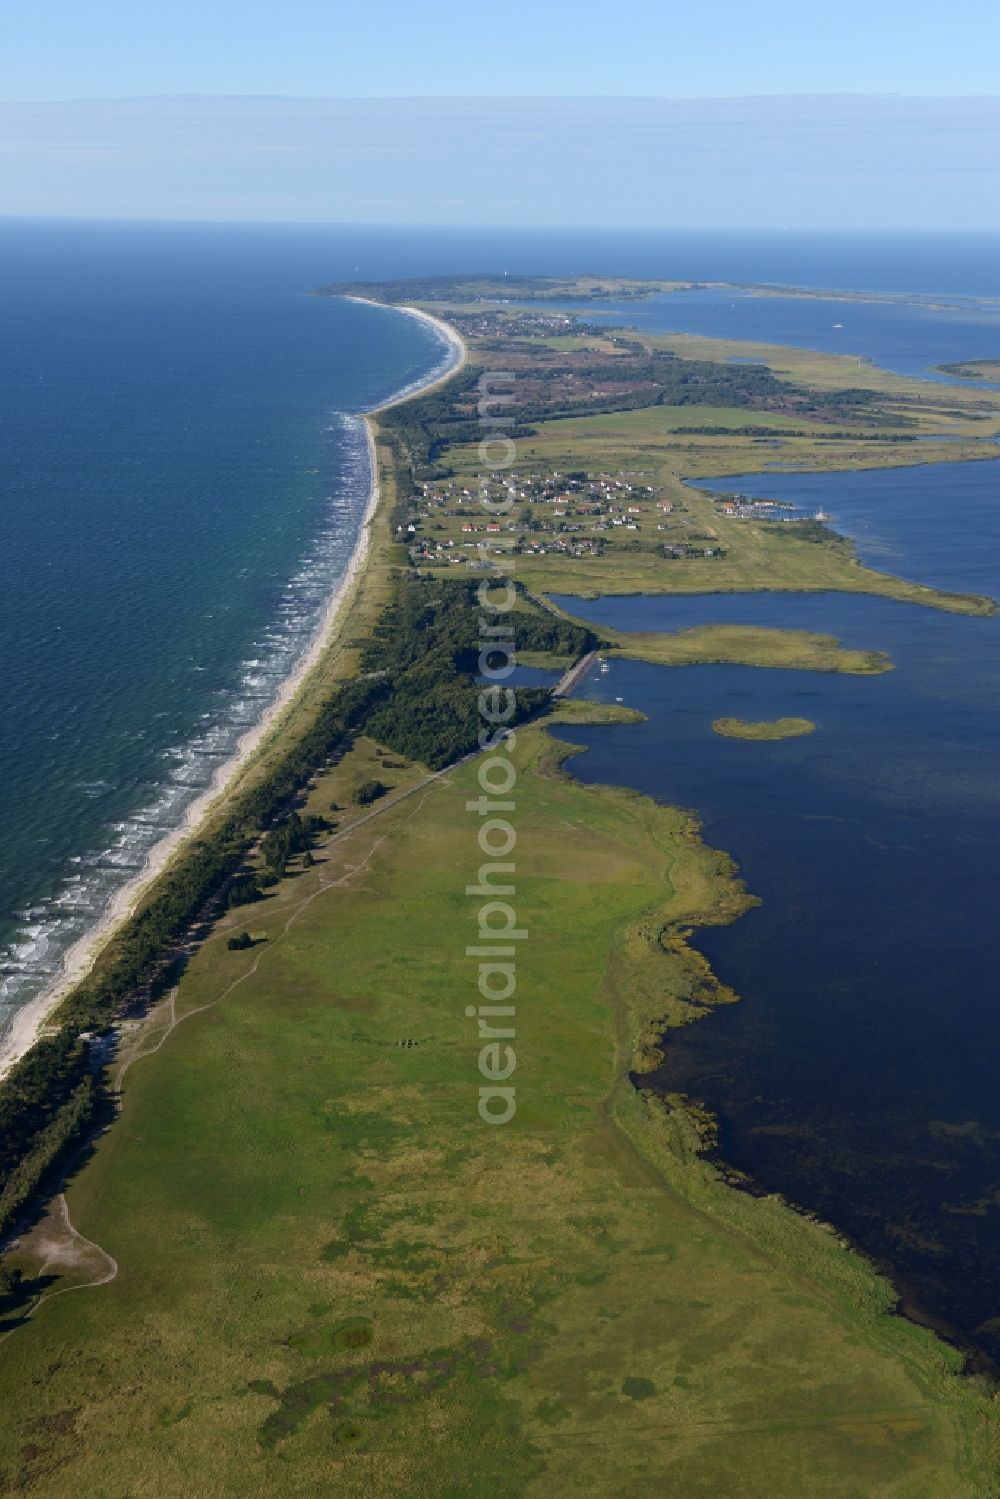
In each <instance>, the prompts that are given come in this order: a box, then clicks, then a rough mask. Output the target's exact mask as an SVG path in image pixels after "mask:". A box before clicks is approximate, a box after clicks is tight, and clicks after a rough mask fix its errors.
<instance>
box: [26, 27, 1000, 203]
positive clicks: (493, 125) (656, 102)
mask: <svg viewBox="0 0 1000 1499" xmlns="http://www.w3.org/2000/svg"><path fill="white" fill-rule="evenodd" d="M0 6H2V7H3V9H2V13H0V39H2V49H0V215H4V214H7V215H33V214H40V215H61V216H85V217H101V218H108V217H111V218H156V219H171V218H174V219H235V220H254V219H259V220H267V221H283V220H287V221H300V222H301V221H306V222H332V223H396V224H406V223H414V224H417V223H419V224H442V225H454V224H469V225H481V224H487V225H488V224H498V223H499V224H507V225H522V224H523V225H532V224H537V225H540V226H575V225H594V226H603V225H620V226H622V227H649V228H657V229H659V228H685V227H687V228H802V229H828V228H834V229H835V228H843V229H854V228H861V229H960V230H966V229H975V228H984V229H991V230H998V229H1000V180H998V174H1000V70H998V64H997V57H998V56H1000V6H998V5H997V3H996V0H989V3H988V4H987V3H986V0H965V3H964V4H963V5H962V7H961V8H960V9H956V10H955V11H954V13H951V12H948V11H947V10H945V9H943V8H942V7H941V5H940V3H939V0H934V3H933V4H932V3H929V0H906V3H904V0H864V3H862V0H840V3H839V4H837V5H836V6H829V5H827V6H824V7H822V8H820V7H817V6H810V5H808V4H806V3H804V0H757V3H749V0H739V3H736V0H711V3H708V4H705V3H701V4H699V3H696V0H685V3H684V4H676V3H675V4H673V5H668V4H665V3H663V0H659V3H654V0H648V3H647V0H632V3H626V4H617V5H609V4H608V3H607V0H602V3H601V4H600V5H598V4H596V3H593V0H575V3H573V4H569V3H564V0H554V3H553V0H548V3H546V0H505V3H503V4H498V5H494V6H486V5H477V4H475V3H474V0H462V3H456V0H409V3H407V4H401V3H399V0H383V3H381V4H380V5H377V6H375V5H367V6H366V5H363V4H361V3H359V0H352V3H351V4H350V5H347V6H344V5H337V4H336V3H335V0H285V3H279V0H239V3H238V4H236V3H234V0H197V3H195V0H171V3H170V4H169V5H168V4H164V3H162V0H145V3H141V0H128V3H125V0H92V3H90V4H88V5H84V4H81V3H80V0H43V3H42V4H39V5H35V6H31V5H26V4H24V3H22V0H18V3H12V0H0Z"/></svg>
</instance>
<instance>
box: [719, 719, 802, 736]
mask: <svg viewBox="0 0 1000 1499" xmlns="http://www.w3.org/2000/svg"><path fill="white" fill-rule="evenodd" d="M712 728H713V730H714V731H715V733H716V734H721V735H722V737H723V738H724V739H801V738H802V736H803V735H804V734H812V733H814V732H815V729H816V725H815V724H814V723H813V721H812V719H811V718H775V719H772V720H771V721H770V722H768V721H766V720H765V721H764V722H762V723H753V722H751V721H750V720H748V719H745V718H717V719H716V720H715V722H714V723H713V724H712Z"/></svg>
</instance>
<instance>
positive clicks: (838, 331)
mask: <svg viewBox="0 0 1000 1499" xmlns="http://www.w3.org/2000/svg"><path fill="white" fill-rule="evenodd" d="M469 270H473V271H474V270H486V271H498V272H499V271H502V270H508V271H510V272H511V273H530V272H543V273H551V274H569V273H571V272H595V273H600V274H607V275H614V274H621V275H633V276H658V277H669V278H677V279H692V280H697V281H720V280H724V281H732V282H744V283H767V284H771V285H779V286H797V287H802V288H807V287H824V288H839V289H847V290H859V291H874V292H888V293H892V294H894V295H899V294H912V293H926V294H929V295H930V296H931V297H932V298H933V302H934V305H929V303H928V302H927V301H910V302H897V303H893V304H891V305H889V304H885V303H877V302H872V303H867V302H865V303H861V302H859V303H845V302H837V301H835V300H824V299H802V298H793V297H781V296H774V297H762V296H760V295H758V294H755V293H752V292H748V291H747V292H736V293H734V292H728V291H726V292H720V291H719V290H717V289H716V290H713V289H711V288H706V289H704V290H697V291H691V292H685V293H682V294H680V295H676V296H669V297H659V298H656V299H655V300H653V301H651V302H649V303H645V304H642V305H640V306H627V307H625V308H623V309H622V310H621V316H622V319H623V320H624V321H629V322H633V323H636V324H639V325H641V326H645V327H655V328H661V329H669V330H672V331H676V332H691V333H704V334H715V335H719V336H725V337H729V338H745V339H754V340H759V341H762V342H771V343H775V342H778V343H789V344H795V345H798V346H801V347H812V348H819V349H829V350H834V351H842V352H848V353H851V354H853V355H856V356H857V357H858V358H859V359H872V360H874V361H875V362H877V363H880V364H884V365H886V366H887V367H889V368H892V369H898V370H901V371H905V372H907V373H911V374H917V375H920V376H922V377H924V378H927V379H933V378H937V377H936V376H935V375H934V373H933V366H935V365H936V364H939V363H942V362H945V361H953V360H958V359H983V358H993V359H996V358H1000V306H998V305H996V304H991V303H990V301H989V300H988V299H990V298H1000V239H998V237H996V236H992V237H991V236H969V237H965V238H951V237H948V236H923V237H919V238H908V237H905V236H896V237H893V236H880V237H865V236H858V235H843V236H831V235H825V236H816V235H791V234H775V235H751V236H737V235H718V234H716V235H697V234H671V235H653V234H623V233H617V234H613V233H607V232H598V231H594V232H576V233H568V232H566V233H553V232H540V231H526V230H516V231H515V230H506V229H505V230H477V231H475V232H472V231H469V232H459V231H447V232H445V231H433V230H398V231H391V230H386V229H362V228H359V229H346V228H343V229H331V228H301V227H297V228H281V227H269V228H265V227H254V226H239V227H229V226H183V225H179V226H165V225H143V224H97V223H93V224H83V223H55V222H29V221H17V222H15V221H7V222H3V221H0V334H2V342H0V432H2V442H0V506H2V522H3V546H2V548H0V597H2V599H3V605H4V607H3V611H2V615H0V703H2V704H3V718H2V723H0V785H2V787H3V792H4V831H5V837H4V839H3V842H2V843H0V947H4V948H5V949H6V958H5V960H4V964H3V973H2V983H3V988H2V999H3V1003H4V1004H5V1005H6V1007H7V1010H6V1013H8V1014H9V1013H10V1011H11V1009H12V1008H14V1007H16V1006H17V1005H18V1004H21V1003H23V1002H24V1001H25V1000H26V999H27V998H29V997H30V996H31V995H32V994H33V993H35V992H37V990H38V989H39V988H40V987H41V986H43V985H44V983H45V981H46V979H47V978H48V977H49V976H51V974H52V973H53V972H54V971H55V970H56V968H57V966H58V963H59V959H60V955H61V953H62V952H63V951H64V950H65V947H66V946H67V945H68V943H69V942H70V941H71V940H73V939H74V938H75V937H77V936H79V935H80V934H81V932H83V931H85V930H86V928H87V926H88V925H90V924H91V923H92V922H93V920H94V918H95V916H96V915H97V914H98V913H99V911H100V910H101V909H102V907H103V906H104V905H105V904H106V903H107V901H108V900H109V899H110V897H111V896H112V895H113V894H114V892H115V890H116V889H118V888H119V887H120V885H121V884H122V882H124V881H125V880H126V879H128V877H129V876H130V874H132V873H134V871H135V870H136V868H137V867H140V866H141V864H142V861H143V858H144V855H145V853H146V851H147V850H148V848H149V847H150V845H151V844H152V843H153V842H154V841H155V840H156V839H157V838H158V837H159V836H160V834H161V833H163V832H164V831H166V830H167V829H168V828H169V827H170V826H172V825H174V824H175V823H176V822H177V820H178V819H179V818H180V817H181V816H182V814H183V810H184V808H185V806H186V805H187V804H188V803H189V801H190V799H191V798H192V797H193V796H194V795H196V794H197V791H198V790H199V788H201V787H202V786H204V785H205V784H206V783H208V782H209V781H210V779H211V775H212V772H213V769H214V768H215V766H217V765H218V763H219V761H220V759H222V758H225V757H226V756H227V755H228V753H229V752H231V750H232V748H233V746H234V744H235V742H236V741H237V740H238V738H239V736H240V734H241V733H242V732H243V731H244V730H245V729H246V728H247V727H248V726H249V725H250V724H251V723H253V722H254V721H255V720H256V719H257V717H258V716H259V715H260V713H261V712H262V710H263V708H264V707H265V706H266V704H267V702H268V701H269V700H270V699H271V698H272V697H273V695H274V692H275V690H276V688H277V685H278V683H279V682H280V680H281V679H282V678H283V677H284V676H285V675H286V674H287V672H288V670H289V669H290V667H291V666H292V665H293V664H294V662H295V660H296V659H297V658H298V657H299V656H300V655H301V654H302V652H303V651H304V650H305V648H306V647H307V645H308V642H309V640H310V639H311V637H312V635H313V632H314V631H315V628H316V625H317V622H318V619H319V617H320V614H321V611H322V607H323V603H324V600H325V599H326V598H327V597H328V595H329V593H330V591H331V589H332V588H333V587H334V586H335V583H336V580H337V578H338V577H339V575H340V573H341V572H342V570H343V567H344V565H345V562H346V559H347V558H348V557H349V555H350V552H351V550H352V548H353V546H354V542H355V539H356V536H357V530H358V525H359V520H360V516H361V514H362V512H363V509H364V506H365V503H366V500H367V495H368V487H369V482H370V475H369V473H368V457H367V452H366V447H365V443H364V439H363V431H362V424H361V422H360V418H359V414H360V413H361V412H363V411H364V410H365V409H366V408H368V407H370V406H372V405H375V404H377V403H379V402H381V401H382V400H384V399H386V398H387V397H388V396H390V395H391V394H392V393H394V392H395V391H398V390H400V389H401V388H405V387H406V386H408V385H409V384H411V383H412V382H414V381H417V380H420V379H421V378H425V377H426V376H427V375H428V373H429V372H430V371H432V370H434V369H435V368H437V367H438V366H439V364H440V362H441V360H442V347H441V344H440V342H439V340H438V339H437V337H436V336H435V335H434V333H433V332H432V331H431V330H430V329H428V328H427V327H426V326H425V325H422V324H420V323H418V322H417V321H416V320H413V319H409V318H407V317H405V316H404V315H402V314H399V313H395V312H392V311H387V310H384V309H375V308H371V307H365V306H361V305H358V304H354V303H348V302H341V301H332V300H328V299H319V298H315V297H311V296H310V295H309V292H310V290H311V289H312V288H314V287H316V286H318V285H320V284H322V283H324V282H328V281H331V280H339V279H347V278H350V279H363V278H367V279H379V278H383V277H390V276H391V277H399V276H407V275H428V274H444V273H447V272H457V271H469ZM980 299H986V300H980ZM599 310H600V311H606V312H612V313H613V312H614V309H613V308H601V309H599ZM837 324H840V325H841V326H839V327H838V326H836V325H837ZM726 484H727V487H733V485H734V484H736V485H737V487H739V488H741V489H744V490H750V491H753V492H756V493H766V494H768V495H772V496H775V497H778V498H787V499H790V500H792V501H794V502H795V503H797V504H800V505H804V506H808V507H809V508H810V509H812V508H815V507H816V506H817V505H822V507H823V508H824V509H826V510H828V511H830V512H832V514H833V515H834V516H835V518H836V523H837V524H838V525H840V527H841V529H843V530H846V531H848V532H850V533H851V534H853V535H855V536H856V537H857V538H858V540H859V545H860V546H861V548H862V550H863V552H864V554H865V555H866V556H867V557H868V558H869V559H870V560H871V561H872V562H873V564H874V565H881V566H887V567H891V568H892V569H893V570H897V571H900V572H902V573H904V574H906V575H908V576H913V577H919V578H921V579H924V580H925V581H928V582H934V583H940V584H943V585H944V586H948V587H954V588H967V589H977V590H986V591H988V592H991V593H1000V565H998V563H997V560H996V559H997V557H998V555H1000V553H998V547H1000V467H998V466H996V465H993V464H988V463H987V464H971V465H970V464H956V465H945V466H941V467H937V468H933V469H924V470H895V471H892V472H891V473H881V474H851V475H847V476H843V475H835V474H834V475H830V474H824V475H820V476H815V477H803V476H795V475H789V474H781V475H768V476H745V477H743V478H741V479H739V480H737V481H733V480H727V481H726ZM945 507H948V526H947V534H946V529H945V525H944V516H943V511H944V508H945ZM956 522H957V525H956ZM575 607H576V610H577V612H585V611H586V612H588V613H589V614H590V616H591V617H593V618H595V619H599V620H605V619H606V620H608V621H613V622H614V623H616V624H618V625H621V626H623V627H625V628H630V627H631V628H653V627H662V628H676V627H679V626H682V625H686V624H694V623H698V622H702V621H709V622H710V621H715V620H729V619H734V620H746V621H748V622H759V623H767V624H775V625H799V626H804V627H808V628H812V629H821V630H825V631H828V632H829V633H832V634H836V635H839V636H841V637H842V638H843V639H845V640H846V641H848V642H850V643H852V644H858V645H863V646H867V647H872V648H876V649H887V650H889V651H890V652H891V653H892V655H893V658H894V660H895V661H896V663H897V668H896V671H895V672H894V673H893V674H892V675H891V676H888V677H877V678H849V677H831V676H821V675H818V674H800V673H790V672H788V673H781V672H766V671H752V670H749V669H740V668H730V667H705V668H689V669H685V670H683V671H667V670H665V669H662V668H657V667H653V666H643V665H640V664H633V665H619V666H616V667H615V668H614V670H613V672H612V674H611V676H610V677H608V676H605V677H597V678H595V679H594V680H593V681H592V682H590V683H588V684H586V687H585V690H587V691H589V692H593V693H597V694H601V693H603V694H609V695H611V696H619V695H620V696H623V697H624V698H625V700H626V701H628V702H632V703H635V704H636V705H637V706H640V707H642V708H643V709H645V711H646V712H647V713H648V714H649V722H648V723H647V724H644V725H640V726H623V727H615V728H606V729H593V730H582V729H575V730H574V734H573V738H574V739H575V740H577V741H581V740H586V742H587V743H588V745H589V746H590V753H589V754H587V755H585V756H582V757H577V758H576V759H575V760H574V762H573V767H574V769H575V771H576V772H577V773H578V774H580V775H582V776H584V777H585V778H586V779H591V780H598V781H609V780H613V781H619V782H623V783H625V784H629V785H634V786H637V787H640V788H641V789H644V790H647V791H651V792H653V793H655V794H656V795H659V796H662V797H663V798H665V799H666V800H669V801H675V802H681V803H683V804H685V805H688V806H691V807H693V808H694V809H695V810H696V811H698V812H699V813H700V814H701V815H702V816H703V817H704V819H705V822H706V827H707V835H708V837H709V838H710V839H711V840H712V841H713V842H714V843H716V844H717V845H719V846H720V847H723V848H726V849H729V850H730V851H731V852H733V853H734V854H735V855H736V857H737V858H738V859H739V861H740V863H741V865H742V867H743V870H744V873H745V875H746V878H747V880H748V883H749V885H750V887H751V889H753V890H754V891H755V892H756V893H758V894H761V895H762V896H763V897H764V900H765V904H764V905H763V906H762V907H761V908H760V909H759V910H758V911H755V912H753V913H751V914H750V915H749V916H747V917H746V918H744V919H743V920H742V921H740V922H738V923H736V924H735V925H734V926H732V927H728V928H724V929H717V930H713V931H711V932H709V933H706V934H702V936H701V938H700V939H699V940H700V941H701V943H702V946H703V947H704V950H705V951H706V953H707V954H708V956H709V957H710V958H711V960H712V962H713V964H714V965H715V967H716V969H717V971H718V972H719V974H720V977H721V978H722V979H724V980H725V981H726V982H729V983H731V984H733V985H734V987H735V988H736V989H737V990H738V991H739V992H740V994H741V995H742V996H743V999H742V1002H741V1003H740V1004H739V1005H735V1006H731V1007H728V1008H727V1009H726V1010H724V1011H723V1012H721V1013H720V1014H719V1015H717V1016H715V1017H714V1018H713V1019H711V1020H709V1021H706V1022H704V1023H702V1024H700V1025H697V1026H692V1027H688V1028H687V1029H686V1030H685V1031H684V1032H683V1033H682V1034H681V1036H680V1037H677V1036H675V1037H673V1038H672V1039H671V1042H670V1045H669V1047H668V1053H667V1063H666V1070H665V1073H664V1076H663V1077H662V1078H661V1079H660V1082H661V1084H662V1085H663V1086H665V1087H667V1088H673V1087H682V1088H686V1089H688V1090H689V1091H691V1092H693V1093H696V1094H697V1095H698V1096H701V1097H704V1098H705V1099H706V1100H707V1101H708V1102H709V1103H710V1104H711V1105H712V1106H713V1107H714V1108H716V1109H717V1110H718V1112H719V1114H720V1117H721V1121H722V1130H723V1134H722V1139H723V1147H724V1150H725V1152H726V1153H727V1154H728V1155H729V1156H730V1158H731V1159H733V1160H735V1161H736V1162H737V1163H738V1164H740V1165H743V1166H745V1167H746V1168H747V1169H748V1170H750V1171H751V1172H753V1173H754V1174H755V1175H756V1176H757V1177H758V1179H759V1180H760V1181H762V1182H763V1184H764V1185H765V1186H768V1187H774V1188H776V1189H779V1190H785V1191H787V1192H789V1194H790V1195H791V1196H793V1197H795V1198H796V1199H797V1200H799V1201H801V1202H803V1203H805V1204H806V1205H808V1206H811V1207H816V1208H818V1209H819V1210H820V1211H822V1212H825V1213H828V1214H829V1216H831V1217H832V1218H834V1219H835V1221H837V1222H838V1223H841V1224H842V1225H844V1226H845V1227H847V1228H848V1229H849V1230H850V1232H851V1233H852V1234H854V1236H855V1237H856V1238H857V1239H858V1241H859V1242H860V1243H862V1244H863V1245H864V1246H865V1247H866V1248H868V1249H870V1250H871V1251H872V1252H873V1253H875V1254H877V1255H878V1256H879V1257H880V1259H882V1260H883V1261H884V1262H885V1263H886V1264H887V1265H889V1266H890V1268H891V1269H892V1270H893V1272H894V1273H895V1274H896V1275H897V1277H898V1279H899V1281H900V1283H901V1284H902V1285H903V1286H904V1288H905V1291H906V1295H907V1300H908V1304H910V1305H912V1306H913V1307H915V1308H918V1309H919V1310H920V1312H921V1314H922V1315H926V1316H929V1317H931V1318H936V1319H938V1320H940V1321H942V1322H943V1323H944V1324H945V1325H946V1326H947V1327H949V1328H951V1329H956V1330H957V1331H958V1332H959V1333H960V1334H961V1336H962V1337H963V1338H964V1339H966V1340H967V1341H970V1342H972V1343H974V1344H975V1345H977V1346H978V1347H980V1348H983V1349H986V1350H988V1351H989V1352H991V1353H992V1354H993V1356H994V1357H995V1358H1000V1339H998V1337H997V1334H996V1329H997V1327H1000V1321H997V1322H994V1321H993V1320H992V1319H995V1318H998V1317H1000V1304H998V1303H997V1301H996V1297H995V1294H994V1292H993V1290H992V1286H993V1284H994V1282H995V1278H996V1271H997V1268H998V1261H1000V1252H998V1249H997V1245H998V1242H1000V1234H998V1232H997V1229H998V1219H1000V1208H998V1205H997V1204H998V1200H1000V1199H998V1194H997V1187H996V1183H997V1181H1000V1148H998V1145H997V1142H998V1141H1000V1113H998V1111H997V1098H998V1096H1000V1091H998V1089H997V1087H996V1072H995V1065H994V1058H995V1057H996V1055H997V1054H998V1041H1000V1018H998V1013H997V1007H996V1003H995V973H996V968H997V963H998V962H1000V950H998V948H997V944H996V936H995V933H996V930H997V923H996V911H995V901H994V897H993V893H992V892H993V890H994V888H995V880H996V868H995V865H996V850H997V847H998V845H1000V802H998V799H997V786H998V785H1000V764H998V759H997V756H998V747H1000V721H998V717H997V713H998V709H997V704H998V703H1000V692H998V689H1000V620H990V619H968V618H960V617H955V616H948V615H944V614H937V613H933V612H931V611H927V610H921V609H917V608H915V607H913V606H907V605H900V604H894V603H891V602H889V601H886V600H877V599H866V598H863V597H845V596H841V595H823V596H818V597H809V598H802V597H787V596H785V597H782V596H778V595H766V594H764V595H752V596H746V597H742V598H740V597H735V598H715V599H713V598H705V599H696V598H685V599H679V600H676V601H670V600H663V599H655V600H642V599H635V600H621V599H617V600H607V601H603V602H598V603H596V604H595V603H591V604H588V605H586V606H584V605H582V604H578V605H576V606H575ZM726 713H735V714H738V715H740V716H745V717H772V716H777V715H779V714H783V713H801V714H805V715H806V716H808V717H811V718H814V719H815V720H816V721H817V723H818V724H819V729H818V731H817V733H816V734H815V735H813V736H811V737H810V738H808V739H802V740H795V741H788V742H786V743H782V744H777V745H775V744H772V745H761V744H746V743H743V742H740V741H732V740H723V739H719V738H718V737H717V736H714V735H713V734H712V732H711V720H712V719H713V718H714V717H716V716H718V715H720V714H726ZM3 1014H4V1011H3V1010H0V1020H2V1017H3Z"/></svg>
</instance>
